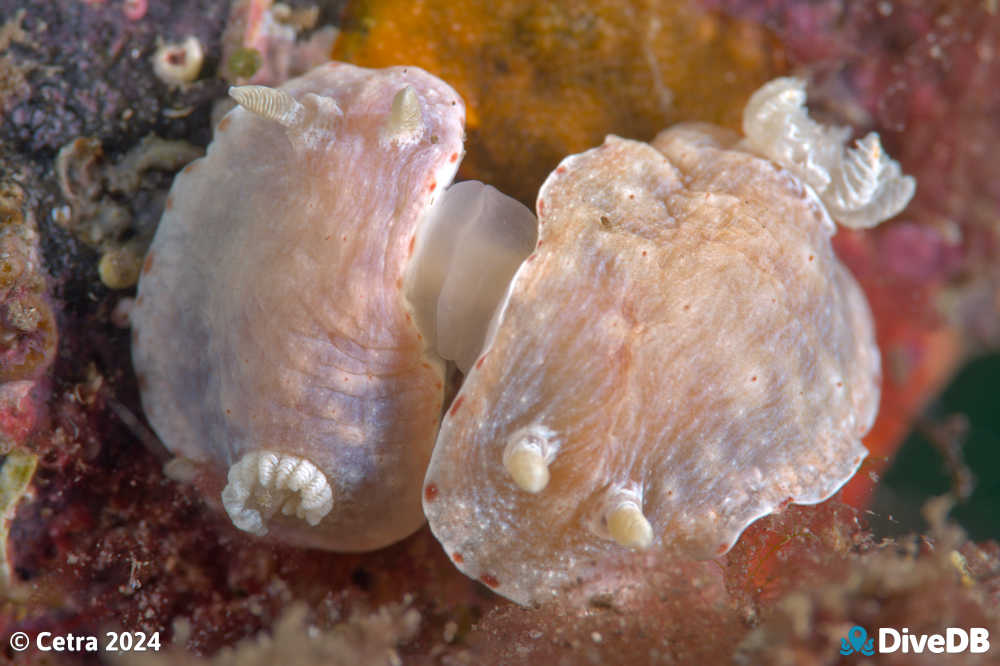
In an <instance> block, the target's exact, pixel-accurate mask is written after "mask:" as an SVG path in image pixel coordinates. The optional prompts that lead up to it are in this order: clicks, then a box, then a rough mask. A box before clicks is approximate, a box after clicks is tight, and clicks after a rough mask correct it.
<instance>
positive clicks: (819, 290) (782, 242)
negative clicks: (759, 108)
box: [424, 80, 913, 604]
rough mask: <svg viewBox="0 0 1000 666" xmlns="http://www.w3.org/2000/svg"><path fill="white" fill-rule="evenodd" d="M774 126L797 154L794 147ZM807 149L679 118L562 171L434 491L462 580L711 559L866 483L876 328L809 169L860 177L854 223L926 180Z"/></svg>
mask: <svg viewBox="0 0 1000 666" xmlns="http://www.w3.org/2000/svg"><path fill="white" fill-rule="evenodd" d="M791 81H792V83H791V84H789V83H788V81H785V82H784V83H783V84H782V85H783V86H784V87H783V88H782V90H787V89H788V88H789V86H790V87H791V88H793V89H798V86H799V85H800V84H799V83H798V82H797V81H796V80H791ZM779 87H781V86H779ZM779 92H780V91H779ZM760 94H763V95H764V96H768V95H773V94H774V86H772V88H770V89H768V88H767V87H765V89H764V90H763V91H762V93H760ZM759 102H761V98H760V97H757V98H756V99H755V100H753V101H752V102H751V105H753V104H754V103H759ZM787 110H788V115H787V117H786V121H787V122H789V123H798V125H799V126H800V127H801V126H802V125H803V123H804V120H803V118H805V119H806V120H808V117H807V116H805V115H804V111H803V110H802V109H801V105H800V104H799V105H791V106H789V107H788V109H787ZM796 114H797V115H796ZM754 120H755V118H753V117H749V118H748V122H749V124H750V125H753V122H754ZM768 122H769V123H770V124H771V126H772V129H774V130H775V131H776V132H777V135H778V136H781V137H784V138H783V139H781V140H783V141H786V148H788V145H787V141H788V136H789V135H792V134H794V131H786V130H787V127H786V126H784V125H782V122H781V120H780V119H779V118H777V116H774V117H771V118H770V119H769V121H768ZM809 122H811V121H809ZM817 127H818V126H817ZM751 129H752V128H751ZM817 132H819V130H817ZM819 133H820V134H821V132H819ZM755 136H758V138H759V135H755ZM809 139H810V144H809V145H807V146H800V149H801V150H799V151H798V152H796V151H794V150H791V149H790V148H789V152H790V153H791V154H793V155H795V157H796V158H801V161H799V162H790V163H787V164H776V163H775V162H772V161H770V160H769V159H767V158H766V157H762V156H760V155H762V154H763V153H766V152H767V150H766V146H762V145H761V143H760V142H758V143H757V144H754V145H750V144H753V141H749V140H746V139H744V138H743V137H741V136H740V135H739V134H737V133H735V132H732V131H729V130H725V129H722V128H719V127H715V126H710V125H704V124H682V125H677V126H674V127H672V128H670V129H668V130H666V131H664V132H662V133H661V134H660V135H659V136H657V137H656V139H655V140H654V141H653V142H652V143H651V144H646V143H641V142H638V141H632V140H628V139H622V138H618V137H615V136H609V137H608V138H607V139H606V140H605V142H604V144H603V145H602V146H600V147H597V148H594V149H592V150H588V151H586V152H584V153H581V154H578V155H572V156H570V157H567V158H566V159H564V160H563V161H562V163H561V164H560V165H559V166H558V168H557V169H556V170H555V171H554V172H552V174H550V176H549V178H548V179H547V180H546V182H545V184H544V185H543V186H542V188H541V190H540V192H539V195H538V201H537V212H538V215H539V225H540V227H539V229H540V231H539V240H538V246H537V248H536V250H535V252H534V253H533V254H532V255H531V256H530V257H529V258H528V259H527V260H526V261H525V262H524V263H523V264H522V265H521V267H520V268H519V269H518V271H517V273H516V274H515V275H514V278H513V281H512V284H511V285H510V287H509V289H508V293H507V296H506V298H505V300H504V301H503V303H501V305H500V306H499V310H498V312H497V313H496V315H495V319H494V324H493V326H492V327H491V332H490V336H489V338H488V339H487V340H486V342H485V344H484V345H483V351H482V353H481V356H480V358H479V360H478V361H477V362H476V363H475V364H474V366H473V367H472V369H471V370H470V372H469V374H468V375H467V376H466V378H465V381H464V384H463V385H462V387H461V390H460V392H459V393H458V395H457V396H456V398H455V401H454V403H453V407H452V408H451V409H450V410H449V411H448V413H447V414H446V416H445V418H444V420H443V422H442V426H441V431H440V434H439V436H438V441H437V444H436V446H435V449H434V453H433V456H432V459H431V463H430V467H429V468H428V472H427V478H426V481H425V489H426V491H427V492H425V495H424V509H425V512H426V514H427V518H428V521H429V523H430V526H431V529H432V531H433V532H434V534H435V536H436V537H437V538H438V540H439V541H440V542H441V544H442V545H443V547H444V548H445V550H446V551H447V552H448V553H449V554H452V555H453V559H455V560H456V562H457V566H458V567H459V568H460V569H461V570H462V571H464V572H465V573H466V574H467V575H469V576H471V577H474V578H477V579H480V580H483V581H487V584H488V585H489V586H490V587H491V588H492V589H493V590H495V591H496V592H498V593H500V594H502V595H504V596H506V597H508V598H510V599H512V600H514V601H517V602H518V603H521V604H532V603H537V602H544V601H546V600H551V599H553V598H555V597H558V596H559V594H560V590H561V589H563V588H564V587H566V586H567V585H570V584H572V583H573V581H575V580H577V579H579V578H580V577H581V576H586V575H588V572H592V571H593V570H595V568H600V566H613V564H606V565H602V564H601V563H602V562H603V563H613V562H614V560H615V558H616V557H619V556H620V554H622V553H623V552H626V551H627V550H628V549H634V550H646V551H647V552H650V553H657V552H658V553H663V556H665V557H673V556H681V557H693V558H697V559H708V558H713V557H717V556H719V555H721V554H723V553H725V552H726V551H727V550H729V549H730V548H731V547H732V545H733V544H734V543H735V541H736V540H737V538H738V537H739V535H740V533H741V532H742V531H743V530H744V529H745V528H746V527H747V526H748V525H749V524H750V523H752V522H753V521H755V520H757V519H758V518H760V517H762V516H764V515H767V514H769V513H772V512H774V511H776V510H780V508H781V507H783V506H786V505H787V504H789V503H797V504H813V503H818V502H821V501H823V500H825V499H827V498H829V497H830V496H831V495H832V494H833V493H835V492H836V491H837V489H838V488H840V486H841V485H842V484H843V483H844V482H845V481H846V480H847V479H849V478H850V477H851V476H852V475H853V474H854V473H855V471H856V470H857V469H858V466H859V465H860V464H861V461H862V460H863V459H864V457H865V456H866V455H867V451H866V449H865V448H864V446H863V445H862V443H861V437H862V436H864V435H865V434H866V433H867V432H868V430H869V429H870V427H871V425H872V423H873V421H874V418H875V415H876V412H877V407H878V400H879V386H880V380H881V371H880V360H879V351H878V348H877V346H876V343H875V334H874V324H873V321H872V316H871V313H870V311H869V308H868V305H867V302H866V300H865V298H864V295H863V293H862V292H861V290H860V288H859V286H858V285H857V283H856V282H855V280H854V279H853V277H852V276H851V275H850V273H849V272H848V271H847V269H846V268H845V267H844V266H843V265H842V264H841V263H840V261H839V260H838V259H837V257H836V256H835V255H834V252H833V249H832V246H831V243H830V238H831V236H832V235H833V234H834V232H835V225H834V222H833V220H832V219H831V216H830V214H829V212H828V208H829V207H831V204H830V203H824V200H823V199H822V198H821V197H820V196H819V195H818V194H817V190H816V189H815V188H814V187H812V186H811V185H810V184H809V183H808V181H804V179H803V177H802V176H800V175H798V174H800V173H801V172H802V165H803V164H807V165H810V167H811V168H813V170H814V171H815V172H817V173H819V172H820V171H822V170H823V169H829V170H828V171H826V174H827V182H828V183H834V184H835V183H837V182H840V183H842V184H844V183H847V185H845V186H844V187H839V188H838V186H836V185H831V188H832V190H829V191H833V190H836V192H839V194H836V193H835V194H832V195H831V196H832V197H833V198H832V199H831V201H833V202H834V203H836V204H837V205H836V206H833V207H834V208H835V209H836V211H837V213H838V215H840V216H841V217H844V218H847V221H848V222H850V223H854V224H855V225H856V226H871V225H872V224H874V223H876V222H878V221H879V220H881V219H882V218H884V217H885V216H886V215H887V214H892V213H895V212H898V210H900V209H901V208H902V207H903V206H904V205H905V204H906V202H907V201H908V200H909V196H910V195H911V194H912V190H913V182H912V179H909V178H908V177H903V176H901V173H900V171H899V169H898V165H896V164H895V163H894V162H891V161H889V160H888V158H887V157H885V156H884V153H882V152H881V146H878V148H877V149H874V148H872V150H871V151H869V153H868V154H869V155H872V156H873V160H874V161H873V162H872V164H875V165H878V168H873V169H871V170H869V171H868V175H864V174H860V172H859V171H858V169H857V168H855V167H857V163H856V162H857V159H860V158H857V159H856V158H854V157H851V155H852V154H854V153H851V152H850V151H847V152H845V149H844V140H845V139H846V136H845V135H843V134H842V133H832V134H828V135H824V136H823V137H821V138H817V137H816V136H813V135H810V137H809ZM827 142H832V143H827ZM866 142H867V143H863V146H868V147H869V148H871V147H872V146H873V145H875V144H877V143H878V139H877V137H875V138H874V139H866ZM873 142H874V143H873ZM762 148H763V149H762ZM858 150H859V151H860V150H861V148H859V149H858ZM817 154H819V155H820V157H819V158H816V155H817ZM830 155H834V156H835V157H829V156H830ZM845 155H846V157H845ZM852 160H853V162H852ZM845 164H846V166H845ZM851 164H853V166H851ZM845 173H849V174H853V175H851V176H849V177H848V176H845V175H844V174H845ZM831 174H832V175H831ZM859 174H860V175H859ZM849 191H851V192H853V195H849ZM880 193H881V194H880ZM432 491H433V492H432ZM454 554H458V555H459V557H455V556H454Z"/></svg>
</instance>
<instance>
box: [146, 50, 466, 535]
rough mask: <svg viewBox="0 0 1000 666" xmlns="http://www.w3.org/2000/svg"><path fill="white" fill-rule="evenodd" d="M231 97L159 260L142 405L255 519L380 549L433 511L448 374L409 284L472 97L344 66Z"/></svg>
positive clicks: (188, 175)
mask: <svg viewBox="0 0 1000 666" xmlns="http://www.w3.org/2000/svg"><path fill="white" fill-rule="evenodd" d="M232 96H233V97H234V98H235V99H236V100H237V101H238V102H239V103H240V105H241V106H239V107H237V108H236V109H234V110H233V111H232V112H230V113H229V114H228V115H227V116H226V117H224V118H223V119H222V120H221V121H220V123H219V126H218V128H217V131H216V136H215V140H214V141H213V142H212V144H211V145H210V146H209V149H208V153H207V155H206V156H205V157H204V158H203V159H201V160H197V161H195V162H193V163H191V164H190V165H189V166H188V167H187V168H186V169H184V171H183V172H182V173H181V174H179V175H178V177H177V179H176V181H175V183H174V186H173V188H172V190H171V192H170V195H169V197H168V199H167V210H166V212H165V214H164V216H163V219H162V221H161V223H160V226H159V228H158V231H157V235H156V238H155V240H154V241H153V244H152V247H151V249H150V251H149V253H148V255H147V257H146V260H145V264H144V268H143V271H142V276H141V280H140V285H139V291H138V297H137V301H136V306H135V309H134V312H133V315H132V322H133V336H134V337H133V359H134V365H135V368H136V372H137V375H138V377H139V382H140V388H141V390H142V400H143V406H144V408H145V412H146V414H147V416H148V418H149V421H150V423H151V424H152V425H153V427H154V428H155V430H156V432H157V433H158V434H159V436H160V437H161V439H162V440H163V442H164V443H165V445H166V446H167V448H168V449H170V451H171V452H172V453H173V454H174V455H175V456H178V458H179V459H180V460H181V461H182V462H183V463H184V464H183V465H177V464H174V465H173V468H174V469H175V470H176V469H180V468H184V467H187V468H188V469H191V468H193V469H194V470H195V472H194V473H193V474H189V476H192V477H194V478H195V479H196V482H197V485H198V486H199V487H200V488H201V490H202V491H203V492H204V493H205V494H206V496H208V497H209V498H210V499H212V500H213V501H216V502H217V501H219V499H220V497H221V503H222V505H223V508H224V509H225V510H226V512H227V513H228V514H229V516H230V517H231V518H232V520H233V522H234V523H235V524H236V525H237V526H238V527H240V528H241V529H244V530H246V531H248V532H252V533H255V534H259V535H264V534H268V535H270V536H272V537H275V538H279V539H282V540H284V541H286V542H289V543H295V544H299V545H305V546H318V547H323V548H328V549H333V550H342V551H357V550H367V549H372V548H377V547H380V546H384V545H386V544H388V543H392V542H393V541H396V540H398V539H401V538H403V537H405V536H406V535H408V534H409V533H411V532H413V531H414V530H415V529H416V528H417V527H419V525H421V524H422V522H423V514H422V511H421V506H420V492H421V480H422V475H423V471H424V469H425V468H426V465H427V461H428V458H429V456H430V452H431V447H432V446H433V443H434V438H435V435H436V432H437V428H438V422H439V418H440V412H441V408H442V402H443V400H444V395H445V394H444V387H443V384H444V380H445V374H444V362H443V361H442V359H441V358H440V357H439V356H438V355H437V354H436V353H435V352H434V351H433V350H432V349H430V348H429V344H428V343H427V341H426V340H425V339H424V336H423V335H422V334H421V332H420V330H419V329H418V327H417V325H416V323H415V322H414V316H413V315H414V313H413V309H412V307H411V306H410V305H409V303H408V301H407V298H406V295H405V294H404V287H405V285H404V283H405V282H406V281H407V276H408V268H407V264H408V260H409V258H410V256H411V254H412V252H413V249H412V248H413V244H414V242H415V237H416V235H417V230H418V226H419V224H420V223H421V221H422V220H423V219H424V217H425V216H426V213H427V211H428V210H429V209H430V208H431V207H432V206H433V204H434V203H435V202H436V201H437V200H438V199H439V198H440V197H441V194H442V192H443V190H444V189H445V187H446V186H447V185H448V184H449V183H450V182H451V180H452V178H453V176H454V174H455V171H456V169H457V167H458V162H459V158H460V157H461V155H462V152H463V149H462V141H463V138H464V135H463V132H464V105H463V103H462V101H461V99H460V98H459V96H458V95H457V94H456V93H455V91H454V90H452V89H451V88H450V87H449V86H448V85H446V84H445V83H443V82H442V81H440V80H438V79H436V78H435V77H433V76H431V75H429V74H427V73H426V72H423V71H422V70H420V69H417V68H414V67H396V68H391V69H386V70H367V69H362V68H358V67H354V66H351V65H346V64H342V63H331V64H328V65H324V66H322V67H319V68H317V69H315V70H313V71H311V72H310V73H309V74H307V75H305V76H303V77H301V78H298V79H294V80H292V81H289V82H288V83H287V84H285V85H284V86H282V87H281V88H280V89H271V88H263V87H255V86H247V87H244V88H234V89H233V91H232ZM435 184H437V185H438V187H437V188H435V187H434V185H435Z"/></svg>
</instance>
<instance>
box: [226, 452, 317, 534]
mask: <svg viewBox="0 0 1000 666" xmlns="http://www.w3.org/2000/svg"><path fill="white" fill-rule="evenodd" d="M228 481H229V483H228V484H227V485H226V487H225V488H223V490H222V506H223V507H224V508H225V509H226V513H228V514H229V517H230V518H231V519H232V521H233V524H234V525H236V527H238V528H240V529H241V530H244V531H246V532H250V533H251V534H256V535H258V536H264V535H265V534H267V532H268V528H267V522H268V520H269V519H270V518H271V517H272V516H273V515H274V514H275V513H277V512H278V511H279V510H280V511H281V513H282V514H283V515H286V516H291V515H294V516H295V517H297V518H299V519H301V520H304V521H305V522H307V523H308V524H309V525H312V526H314V527H315V526H316V525H318V524H319V522H320V521H321V520H322V519H323V517H324V516H326V515H327V514H328V513H330V509H332V508H333V490H332V489H331V488H330V482H329V480H327V478H326V475H325V474H323V472H322V471H320V469H319V468H317V467H316V465H314V464H313V463H311V462H309V461H308V460H306V459H304V458H299V457H297V456H290V455H285V454H281V453H276V452H273V451H254V452H251V453H248V454H246V455H244V456H243V457H242V458H240V460H239V461H237V462H236V463H234V464H233V465H232V467H230V468H229V474H228Z"/></svg>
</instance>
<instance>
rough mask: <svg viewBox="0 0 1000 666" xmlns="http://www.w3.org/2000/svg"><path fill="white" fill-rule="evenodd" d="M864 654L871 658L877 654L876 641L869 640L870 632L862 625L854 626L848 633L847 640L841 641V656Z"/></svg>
mask: <svg viewBox="0 0 1000 666" xmlns="http://www.w3.org/2000/svg"><path fill="white" fill-rule="evenodd" d="M855 652H857V653H858V654H863V655H865V656H868V657H870V656H871V655H873V654H875V639H874V638H868V632H867V631H866V630H865V628H864V627H862V626H861V625H854V626H853V627H851V630H850V631H848V632H847V638H841V639H840V654H843V655H848V654H854V653H855Z"/></svg>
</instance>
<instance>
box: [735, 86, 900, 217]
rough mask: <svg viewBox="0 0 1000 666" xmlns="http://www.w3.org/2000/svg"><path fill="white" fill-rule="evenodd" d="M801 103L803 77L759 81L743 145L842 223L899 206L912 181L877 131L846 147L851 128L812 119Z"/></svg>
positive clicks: (894, 211) (746, 120) (747, 112)
mask: <svg viewBox="0 0 1000 666" xmlns="http://www.w3.org/2000/svg"><path fill="white" fill-rule="evenodd" d="M805 102H806V84H805V81H803V80H802V79H797V78H792V77H784V78H778V79H775V80H773V81H771V82H770V83H768V84H766V85H765V86H763V87H762V88H761V89H760V90H758V91H757V92H756V93H754V94H753V96H752V97H751V98H750V101H749V102H748V103H747V106H746V109H744V112H743V133H744V134H745V135H746V141H745V145H746V146H747V147H748V148H750V149H751V150H753V151H755V152H757V153H759V154H761V155H764V156H765V157H768V158H770V159H772V160H774V161H775V162H777V163H778V164H780V165H782V166H784V167H786V168H788V169H789V170H790V171H792V173H794V174H795V175H797V176H798V177H799V178H801V179H802V180H803V181H805V182H806V184H808V185H809V186H810V187H812V188H813V189H814V190H816V193H817V194H819V197H820V199H822V201H823V203H824V204H825V205H826V207H827V210H828V211H829V212H830V215H831V216H832V217H833V218H834V219H835V220H837V221H838V222H840V223H841V224H843V225H844V226H847V227H851V228H855V229H857V228H866V227H873V226H875V225H876V224H878V223H879V222H882V221H883V220H887V219H889V218H890V217H892V216H894V215H896V214H897V213H899V212H900V211H901V210H903V208H905V207H906V204H907V203H909V201H910V199H911V198H912V197H913V192H914V189H915V187H916V181H914V179H913V178H912V177H911V176H904V175H903V174H902V171H901V169H900V166H899V163H898V162H896V161H895V160H893V159H891V158H890V157H889V156H888V155H887V154H886V152H885V150H883V149H882V144H881V142H880V141H879V137H878V134H876V133H874V132H870V133H869V134H867V135H866V136H865V137H864V138H863V139H860V140H859V141H858V142H857V144H856V146H855V147H853V148H845V143H846V142H847V140H848V138H850V135H851V130H850V129H849V128H846V127H827V126H824V125H821V124H819V123H817V122H815V121H813V120H812V119H811V118H810V117H809V114H808V112H807V110H806V108H805Z"/></svg>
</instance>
